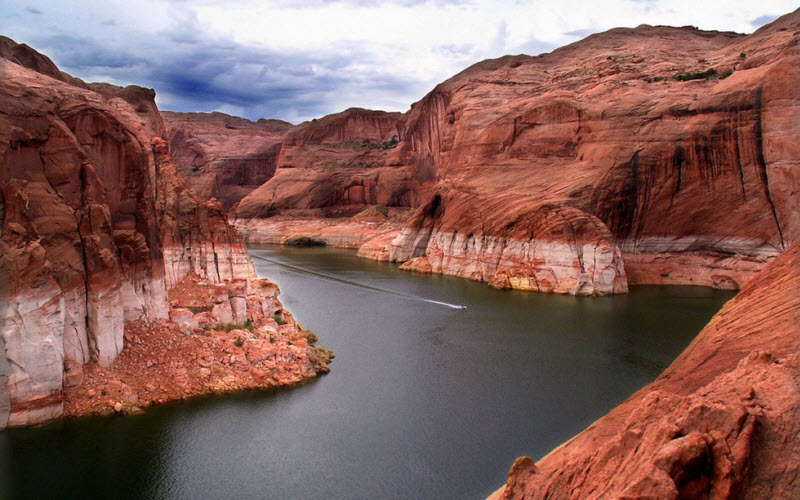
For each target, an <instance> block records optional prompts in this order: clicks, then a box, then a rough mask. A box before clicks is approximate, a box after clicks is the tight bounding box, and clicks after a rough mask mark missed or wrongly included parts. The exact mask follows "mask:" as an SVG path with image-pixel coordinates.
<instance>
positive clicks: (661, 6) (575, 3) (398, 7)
mask: <svg viewBox="0 0 800 500" xmlns="http://www.w3.org/2000/svg"><path fill="white" fill-rule="evenodd" d="M797 7H798V5H797V1H796V0H790V1H784V0H758V1H753V0H609V1H603V0H595V1H591V0H550V1H535V0H534V1H513V0H508V1H479V0H476V1H466V2H459V1H453V0H429V1H422V0H393V1H378V0H339V1H331V0H299V1H288V0H285V1H283V0H275V1H257V0H200V1H188V0H143V1H140V0H136V1H133V0H124V1H117V0H105V1H89V0H72V1H59V0H53V1H11V0H0V34H3V35H6V36H9V37H11V38H13V39H15V40H16V41H18V42H21V43H27V44H28V45H31V46H32V47H34V48H35V49H37V50H39V51H40V52H43V53H45V54H46V55H48V56H50V57H51V58H52V59H53V60H54V61H55V62H56V64H58V65H59V67H60V68H61V69H62V70H64V71H67V72H68V73H70V74H72V75H74V76H77V77H79V78H83V79H84V80H88V81H106V82H111V83H115V84H118V85H127V84H137V85H143V86H146V87H153V88H155V89H156V92H157V94H158V97H157V102H158V105H159V107H161V109H166V110H177V111H223V112H226V113H230V114H234V115H240V116H246V117H248V118H251V119H257V118H261V117H267V118H281V119H284V120H288V121H291V122H293V123H298V122H300V121H303V120H307V119H310V118H313V117H318V116H322V115H325V114H328V113H335V112H338V111H341V110H343V109H346V108H348V107H351V106H358V107H365V108H372V109H385V110H392V111H405V110H407V109H408V107H409V105H410V104H411V103H412V102H414V101H417V100H419V99H420V98H422V97H423V96H424V95H425V94H426V93H427V92H428V91H430V90H431V89H432V88H433V87H434V86H435V85H436V84H437V83H439V82H441V81H443V80H445V79H447V78H449V77H450V76H452V75H453V74H455V73H457V72H459V71H461V70H462V69H464V68H465V67H467V66H469V65H470V64H473V63H475V62H478V61H481V60H483V59H486V58H490V57H499V56H502V55H504V54H519V53H525V54H531V55H534V54H539V53H542V52H549V51H551V50H552V49H554V48H556V47H559V46H562V45H565V44H567V43H570V42H574V41H576V40H579V39H580V38H583V37H585V36H586V35H588V34H591V33H594V32H597V31H604V30H607V29H610V28H613V27H617V26H629V27H634V26H638V25H639V24H666V25H673V26H683V25H694V26H698V27H700V28H702V29H717V30H730V31H737V32H741V33H750V32H752V31H754V30H755V29H757V28H758V27H759V26H761V25H763V24H766V23H768V22H770V21H772V20H773V19H775V18H776V17H777V16H779V15H782V14H786V13H788V12H790V11H792V10H794V9H796V8H797Z"/></svg>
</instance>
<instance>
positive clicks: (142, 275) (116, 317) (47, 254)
mask: <svg viewBox="0 0 800 500" xmlns="http://www.w3.org/2000/svg"><path fill="white" fill-rule="evenodd" d="M0 75H2V78H0V231H1V232H0V346H1V347H3V348H2V349H0V428H3V427H5V426H6V425H11V426H17V425H27V424H32V423H37V422H41V421H45V420H48V419H51V418H54V417H57V416H59V415H61V413H62V412H63V408H64V406H63V394H64V390H65V388H69V387H73V386H76V385H78V384H80V383H81V381H82V380H83V372H84V366H85V365H86V364H87V363H90V362H91V363H97V364H99V365H100V366H108V365H110V364H111V363H112V362H113V361H114V360H115V358H116V357H117V356H118V355H119V354H120V352H121V351H122V349H123V347H124V343H125V326H126V322H134V321H141V320H166V319H168V318H169V316H170V314H171V310H170V304H169V302H168V300H167V292H168V290H169V289H171V288H173V287H174V286H175V285H176V284H177V283H179V282H180V281H181V280H183V279H184V278H186V277H187V276H193V277H195V278H197V279H200V280H203V282H206V283H223V282H224V283H227V284H228V285H229V288H230V289H231V290H235V291H231V292H230V293H228V292H226V294H225V300H224V301H219V302H220V306H225V307H223V309H226V308H227V310H228V311H230V312H231V314H229V315H228V316H230V317H231V320H233V319H237V320H238V321H239V322H244V321H246V320H253V321H255V320H256V319H259V318H262V317H264V316H269V317H270V320H271V316H272V314H273V313H274V312H275V311H280V310H281V308H280V303H279V302H278V301H277V299H276V298H275V296H276V295H277V292H276V291H275V290H273V291H272V293H271V294H270V295H269V296H265V297H262V296H260V295H259V290H260V289H262V288H264V286H265V284H264V283H262V282H261V281H260V280H257V279H256V277H255V272H254V268H253V266H252V263H251V262H250V260H249V257H248V255H247V253H246V249H245V247H244V244H243V241H242V239H241V238H240V237H239V235H238V233H237V232H236V230H235V229H234V228H232V227H231V226H230V225H228V223H227V220H226V216H225V212H224V210H223V208H222V206H221V205H220V204H219V203H217V202H213V201H211V202H202V201H199V200H198V199H197V197H195V196H194V194H193V193H192V192H191V191H190V190H188V189H187V188H186V187H185V186H184V184H183V182H182V181H181V180H180V179H179V177H178V174H177V171H176V167H175V165H174V163H173V161H172V159H171V158H170V155H169V150H168V145H167V142H166V139H167V132H166V129H165V126H164V123H163V121H162V120H161V115H160V113H159V112H158V109H157V108H156V105H155V102H154V97H155V92H154V91H152V90H150V89H144V88H139V87H126V88H124V89H123V88H118V87H114V86H111V85H107V84H85V83H83V82H82V81H80V80H77V79H74V78H72V77H69V76H68V75H65V74H64V73H61V72H60V71H58V70H57V68H56V67H55V65H54V64H53V63H52V61H50V60H49V59H47V58H46V57H45V56H42V55H41V54H38V53H36V52H35V51H33V50H32V49H30V48H29V47H27V46H24V45H17V44H15V43H14V42H13V41H11V40H9V39H7V38H2V39H0ZM222 302H224V304H223V303H222ZM292 324H293V323H292Z"/></svg>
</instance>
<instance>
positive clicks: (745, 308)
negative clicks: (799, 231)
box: [493, 243, 800, 498]
mask: <svg viewBox="0 0 800 500" xmlns="http://www.w3.org/2000/svg"><path fill="white" fill-rule="evenodd" d="M798 291H800V243H797V244H794V245H793V246H792V247H790V248H789V249H788V250H786V251H785V252H784V253H783V254H782V255H781V256H780V257H778V258H777V259H776V260H774V261H773V262H771V263H770V264H769V265H768V266H767V267H766V268H765V269H764V270H763V271H762V272H761V274H759V275H758V276H757V277H756V278H754V279H753V280H751V281H749V282H748V283H747V284H746V285H745V286H744V287H743V288H742V291H741V292H740V293H739V294H738V295H737V296H736V297H735V298H734V299H732V300H731V301H730V302H729V303H728V304H726V305H725V306H724V307H723V308H722V310H721V311H720V312H719V313H718V314H717V315H716V316H714V318H713V319H712V320H711V322H710V323H709V324H708V326H706V328H705V329H703V331H702V332H701V333H700V335H698V337H697V338H696V339H695V340H694V342H692V344H691V345H690V346H689V347H688V348H687V349H686V350H685V351H684V352H683V353H682V354H681V355H680V357H678V359H677V360H676V361H675V362H674V363H673V364H672V365H671V366H670V367H669V368H668V369H667V370H665V371H664V373H663V374H662V375H661V376H660V377H659V378H658V379H657V380H656V381H655V382H653V383H652V384H650V385H649V386H647V387H645V388H644V389H642V390H640V391H639V392H637V393H636V394H634V395H633V396H632V397H631V398H630V399H628V400H627V401H625V402H624V403H622V404H621V405H620V406H618V407H617V408H616V409H614V410H612V411H611V412H610V413H609V414H608V415H606V416H605V417H603V418H602V419H600V420H599V421H597V422H596V423H594V424H592V425H591V426H590V427H589V428H587V429H586V430H585V431H583V432H582V433H581V434H579V435H578V436H576V437H575V438H573V439H571V440H570V441H568V442H567V443H565V444H563V445H562V446H560V447H559V448H557V449H555V450H554V451H552V452H551V453H550V454H548V455H547V456H545V457H544V458H542V459H541V460H539V461H538V462H536V463H534V461H533V460H531V459H530V458H528V457H524V458H520V459H518V460H517V461H516V463H515V464H514V466H513V467H512V468H511V472H510V473H509V479H508V483H507V484H506V485H505V486H504V487H503V488H501V489H500V490H499V491H498V492H496V493H495V494H494V495H493V497H494V498H798V496H800V294H799V293H798Z"/></svg>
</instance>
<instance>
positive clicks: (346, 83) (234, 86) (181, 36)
mask: <svg viewBox="0 0 800 500" xmlns="http://www.w3.org/2000/svg"><path fill="white" fill-rule="evenodd" d="M195 23H196V20H194V19H191V18H189V19H184V20H183V21H182V22H181V24H179V25H177V26H175V27H173V28H171V29H170V30H165V31H164V32H161V33H156V34H151V35H148V36H147V37H144V36H142V37H137V40H136V42H135V43H130V37H122V39H120V40H119V41H118V42H116V43H114V42H109V41H98V40H93V39H90V38H84V37H79V36H75V35H73V34H69V33H48V34H41V35H38V36H37V37H36V39H34V40H29V42H31V44H32V45H33V46H34V47H36V48H37V49H38V50H40V51H42V52H44V53H46V54H47V55H49V56H51V58H52V59H53V60H54V61H55V62H56V63H57V64H58V65H59V66H60V67H61V69H63V70H64V71H67V72H69V73H71V74H73V75H75V76H78V77H82V78H86V77H87V76H91V75H107V77H108V78H112V79H114V80H115V81H117V82H122V83H124V84H137V85H142V86H146V87H153V88H155V89H156V92H157V93H158V95H159V105H160V106H162V107H163V108H164V109H170V110H177V111H212V110H214V109H217V108H221V107H227V108H230V107H234V108H237V109H242V110H243V113H242V114H244V115H245V116H247V117H248V118H252V119H256V118H261V117H268V118H282V119H286V120H289V121H294V122H297V121H301V120H304V119H308V118H311V117H315V116H321V115H324V114H328V113H332V112H337V111H341V109H338V108H334V107H333V106H336V104H334V103H336V102H351V103H352V105H356V104H362V105H364V106H373V107H379V105H380V104H381V103H388V102H390V101H391V102H396V100H397V97H398V96H407V99H408V102H409V103H410V102H412V101H413V100H416V99H418V98H419V97H421V95H422V93H423V92H424V91H426V90H427V88H425V87H426V85H424V84H422V83H421V82H416V81H413V80H409V79H406V78H400V77H394V76H391V75H385V74H382V73H380V70H372V69H365V68H379V67H381V66H380V63H381V61H379V60H378V58H380V57H382V56H381V55H380V54H377V53H375V51H374V48H372V47H364V46H363V45H361V44H358V43H353V42H340V43H333V44H331V45H330V46H328V47H327V48H326V49H325V50H321V51H320V50H317V51H313V52H300V51H297V52H294V53H286V52H278V51H273V50H269V49H265V48H260V47H255V46H249V45H243V44H239V43H236V42H233V41H231V40H227V39H218V38H209V37H208V36H206V35H205V34H203V33H202V31H201V30H200V29H199V27H198V26H196V24H195ZM126 38H127V39H126ZM354 64H358V67H355V66H354ZM365 97H366V98H365ZM370 98H371V99H372V100H373V102H370V101H369V99H370ZM395 109H396V108H395Z"/></svg>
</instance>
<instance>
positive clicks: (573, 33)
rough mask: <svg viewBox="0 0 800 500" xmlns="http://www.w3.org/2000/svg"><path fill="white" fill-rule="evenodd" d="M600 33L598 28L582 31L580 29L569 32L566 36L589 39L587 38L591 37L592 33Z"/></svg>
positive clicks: (583, 29)
mask: <svg viewBox="0 0 800 500" xmlns="http://www.w3.org/2000/svg"><path fill="white" fill-rule="evenodd" d="M598 31H600V30H599V29H597V28H582V29H579V30H572V31H567V32H566V33H564V34H565V35H569V36H578V37H581V38H583V37H587V36H589V35H591V34H592V33H597V32H598Z"/></svg>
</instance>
